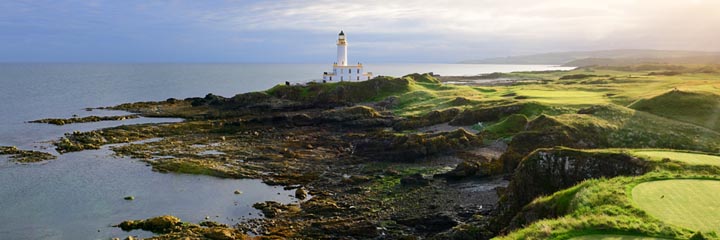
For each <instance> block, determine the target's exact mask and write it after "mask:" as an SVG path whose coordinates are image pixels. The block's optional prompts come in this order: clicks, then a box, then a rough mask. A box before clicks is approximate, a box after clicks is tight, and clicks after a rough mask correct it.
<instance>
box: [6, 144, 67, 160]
mask: <svg viewBox="0 0 720 240" xmlns="http://www.w3.org/2000/svg"><path fill="white" fill-rule="evenodd" d="M0 155H10V160H11V161H14V162H19V163H33V162H42V161H46V160H53V159H55V158H57V157H55V155H52V154H50V153H46V152H40V151H31V150H20V149H18V148H17V147H15V146H0Z"/></svg>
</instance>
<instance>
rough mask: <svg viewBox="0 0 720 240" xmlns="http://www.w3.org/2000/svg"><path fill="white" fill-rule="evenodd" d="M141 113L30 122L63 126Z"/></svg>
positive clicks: (116, 119)
mask: <svg viewBox="0 0 720 240" xmlns="http://www.w3.org/2000/svg"><path fill="white" fill-rule="evenodd" d="M139 117H140V115H137V114H133V115H124V116H87V117H72V118H43V119H38V120H33V121H30V123H47V124H53V125H58V126H62V125H65V124H73V123H86V122H100V121H123V120H128V119H135V118H139Z"/></svg>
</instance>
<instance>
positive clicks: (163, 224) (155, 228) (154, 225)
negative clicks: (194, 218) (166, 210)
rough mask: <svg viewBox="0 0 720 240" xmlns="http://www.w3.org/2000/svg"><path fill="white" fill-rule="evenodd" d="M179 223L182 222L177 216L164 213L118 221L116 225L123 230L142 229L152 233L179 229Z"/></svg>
mask: <svg viewBox="0 0 720 240" xmlns="http://www.w3.org/2000/svg"><path fill="white" fill-rule="evenodd" d="M181 225H182V222H181V221H180V219H179V218H177V217H175V216H169V215H166V216H159V217H154V218H149V219H145V220H128V221H124V222H122V223H120V224H119V225H117V227H120V229H122V230H123V231H131V230H135V229H142V230H145V231H150V232H153V233H169V232H173V231H178V230H180V229H181V227H180V226H181Z"/></svg>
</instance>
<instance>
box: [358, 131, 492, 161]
mask: <svg viewBox="0 0 720 240" xmlns="http://www.w3.org/2000/svg"><path fill="white" fill-rule="evenodd" d="M481 143H482V137H480V136H478V135H475V134H472V133H469V132H468V131H466V130H465V129H462V128H461V129H457V130H455V131H452V132H441V133H434V134H424V133H413V134H396V133H394V132H378V133H373V134H370V135H363V136H362V138H360V139H359V140H357V141H355V142H354V143H353V145H354V146H355V151H354V154H356V155H360V156H365V157H368V158H370V159H375V160H384V161H399V162H407V161H415V160H417V159H420V158H424V157H428V156H432V155H437V154H442V153H447V152H451V151H457V150H461V149H463V148H467V147H469V146H475V145H478V144H481Z"/></svg>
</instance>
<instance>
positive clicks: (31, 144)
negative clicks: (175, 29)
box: [0, 63, 569, 240]
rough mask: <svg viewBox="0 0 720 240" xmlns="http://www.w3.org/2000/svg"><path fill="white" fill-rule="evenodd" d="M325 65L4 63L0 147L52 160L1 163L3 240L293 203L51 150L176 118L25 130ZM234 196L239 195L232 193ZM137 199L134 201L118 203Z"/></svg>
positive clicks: (244, 184)
mask: <svg viewBox="0 0 720 240" xmlns="http://www.w3.org/2000/svg"><path fill="white" fill-rule="evenodd" d="M364 66H365V69H366V71H370V72H373V73H374V74H375V75H385V76H403V75H406V74H409V73H424V72H433V73H435V74H440V75H446V76H471V75H478V74H483V73H492V72H513V71H542V70H567V69H569V68H565V67H559V66H551V65H491V64H365V65H364ZM331 67H332V66H330V65H328V64H216V63H212V64H211V63H207V64H180V63H173V64H164V63H146V64H117V63H112V64H110V63H0V146H17V147H19V148H21V149H26V150H36V151H45V152H49V153H52V154H54V155H56V156H58V158H57V159H55V160H51V161H46V162H42V163H33V164H18V163H14V162H11V161H9V160H8V158H7V156H0V239H19V240H22V239H109V238H113V237H119V238H121V239H122V238H125V237H126V236H131V235H132V236H140V237H148V236H152V233H149V232H144V231H132V232H123V231H122V230H120V229H118V228H116V227H113V225H116V224H119V223H120V222H122V221H124V220H128V219H144V218H149V217H154V216H160V215H168V214H169V215H175V216H178V217H180V218H181V219H182V220H184V221H188V222H196V223H197V222H200V221H203V220H205V219H209V220H213V221H217V222H221V223H226V224H230V225H232V224H235V223H237V222H239V221H243V220H246V219H249V218H256V217H259V212H258V211H257V210H256V209H253V208H252V204H253V203H255V202H262V201H278V202H283V203H290V202H297V201H298V200H297V199H294V198H293V197H292V192H291V191H289V190H284V189H283V188H282V187H278V186H269V185H266V184H264V183H262V182H261V181H260V180H256V179H243V180H237V179H220V178H216V177H210V176H197V175H186V174H174V173H157V172H153V171H151V168H150V167H149V166H147V165H146V164H144V163H142V162H140V161H138V160H135V159H129V158H124V157H117V156H114V155H113V153H112V151H111V150H109V148H108V147H103V148H101V149H99V150H89V151H82V152H75V153H66V154H62V155H61V154H58V153H57V152H56V151H55V150H54V148H53V147H52V145H51V141H53V140H57V139H59V138H60V137H62V136H63V135H64V134H65V133H70V132H73V131H90V130H94V129H100V128H106V127H114V126H119V125H123V124H139V123H159V122H177V121H182V119H174V118H137V119H131V120H125V121H107V122H95V123H80V124H70V125H63V126H55V125H49V124H39V123H28V122H29V121H32V120H36V119H42V118H69V117H74V116H79V117H82V116H90V115H100V116H109V115H124V114H128V113H126V112H121V111H106V110H97V109H93V110H89V109H88V108H96V107H104V106H114V105H117V104H121V103H127V102H137V101H160V100H165V99H168V98H178V99H183V98H187V97H202V96H205V95H206V94H208V93H213V94H216V95H221V96H225V97H232V96H234V95H236V94H240V93H245V92H251V91H260V90H264V89H267V88H270V87H273V86H275V85H277V84H284V83H285V81H288V82H291V83H305V82H310V81H319V80H320V79H321V75H322V73H323V72H326V71H329V70H331ZM235 190H240V191H242V192H243V194H240V195H237V194H234V191H235ZM125 196H134V197H135V200H132V201H128V200H124V199H123V198H124V197H125Z"/></svg>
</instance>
